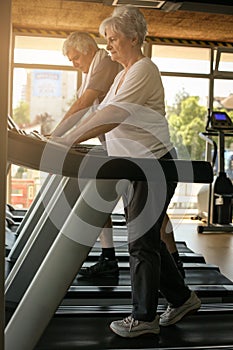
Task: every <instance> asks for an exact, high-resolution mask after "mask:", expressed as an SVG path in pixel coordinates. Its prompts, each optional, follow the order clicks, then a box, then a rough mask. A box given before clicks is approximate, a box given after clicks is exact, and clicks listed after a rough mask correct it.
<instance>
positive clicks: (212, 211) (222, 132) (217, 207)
mask: <svg viewBox="0 0 233 350" xmlns="http://www.w3.org/2000/svg"><path fill="white" fill-rule="evenodd" d="M200 136H201V137H202V138H203V139H204V140H205V141H206V142H208V144H211V145H212V146H213V148H214V150H213V157H212V158H213V159H212V164H213V166H214V164H215V161H216V158H217V176H216V178H215V180H214V182H213V183H212V184H210V185H208V187H207V186H203V188H202V189H201V190H200V192H199V194H198V207H199V208H198V209H199V212H202V211H203V210H202V208H203V207H206V206H207V205H208V210H207V212H208V215H207V222H206V224H204V223H203V224H202V225H198V227H197V231H198V233H204V232H219V233H221V232H233V225H232V198H233V185H232V181H231V179H230V178H229V177H228V176H227V173H226V171H225V157H224V155H225V137H227V136H231V137H233V123H232V120H231V118H230V117H229V116H228V114H227V113H225V112H218V111H213V112H212V113H210V112H209V114H208V119H207V125H206V131H205V132H203V133H201V134H200ZM214 136H217V140H218V141H217V143H216V142H215V141H213V139H212V138H213V137H214Z"/></svg>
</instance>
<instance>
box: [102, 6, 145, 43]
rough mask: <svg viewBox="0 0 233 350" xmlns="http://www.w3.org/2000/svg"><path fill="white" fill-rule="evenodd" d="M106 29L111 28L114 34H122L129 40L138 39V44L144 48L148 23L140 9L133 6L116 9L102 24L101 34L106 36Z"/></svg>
mask: <svg viewBox="0 0 233 350" xmlns="http://www.w3.org/2000/svg"><path fill="white" fill-rule="evenodd" d="M106 27H110V28H111V29H112V30H113V31H114V32H116V33H118V32H121V33H122V34H124V35H125V36H126V37H127V38H130V39H133V38H135V36H136V37H137V38H138V44H139V45H140V46H142V44H143V42H144V40H145V37H146V34H147V23H146V20H145V17H144V16H143V14H142V13H141V12H140V11H139V9H138V8H137V7H135V6H132V5H124V6H119V7H116V8H115V10H114V11H113V13H112V16H111V17H108V18H106V19H105V20H103V22H102V23H101V24H100V27H99V32H100V34H101V35H102V36H104V37H105V36H106Z"/></svg>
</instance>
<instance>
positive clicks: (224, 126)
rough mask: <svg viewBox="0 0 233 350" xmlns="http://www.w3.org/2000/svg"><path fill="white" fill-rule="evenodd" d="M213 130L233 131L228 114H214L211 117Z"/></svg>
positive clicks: (232, 124)
mask: <svg viewBox="0 0 233 350" xmlns="http://www.w3.org/2000/svg"><path fill="white" fill-rule="evenodd" d="M210 124H211V129H212V130H233V123H232V120H231V118H230V117H229V115H228V114H227V113H226V112H212V113H211V116H210Z"/></svg>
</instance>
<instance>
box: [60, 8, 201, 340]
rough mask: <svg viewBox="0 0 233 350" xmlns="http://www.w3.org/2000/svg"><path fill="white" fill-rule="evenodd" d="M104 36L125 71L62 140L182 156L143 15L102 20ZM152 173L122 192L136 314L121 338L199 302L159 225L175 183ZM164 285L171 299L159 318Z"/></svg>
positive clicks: (152, 329) (120, 151) (125, 152)
mask: <svg viewBox="0 0 233 350" xmlns="http://www.w3.org/2000/svg"><path fill="white" fill-rule="evenodd" d="M100 33H101V34H102V35H103V36H104V37H105V38H106V39H107V50H108V51H109V52H110V54H111V59H112V60H113V61H117V62H119V63H121V64H122V66H123V67H124V69H123V70H122V71H121V72H120V73H119V74H118V75H117V76H116V78H115V80H114V83H113V85H112V86H111V88H110V91H109V92H108V94H107V95H106V97H105V99H104V100H103V101H102V103H101V104H100V105H99V107H98V110H97V111H96V112H94V113H92V114H91V113H90V114H88V115H87V116H86V117H85V118H84V119H83V120H82V121H81V122H80V123H79V124H78V126H77V127H75V128H74V129H73V130H72V131H70V132H68V133H67V134H64V136H63V137H62V138H61V139H60V140H58V139H56V141H60V142H62V143H64V144H67V145H71V144H72V143H75V142H78V143H79V142H82V141H85V140H87V139H89V138H92V137H96V136H98V135H101V134H105V137H106V147H107V152H108V154H109V155H111V156H126V157H133V158H141V157H142V158H151V159H154V160H155V163H156V159H158V158H166V159H169V158H172V157H176V154H175V150H174V148H173V146H172V144H171V142H170V138H169V131H168V125H167V122H166V118H165V108H164V89H163V86H162V81H161V77H160V73H159V71H158V68H157V67H156V65H155V64H154V63H153V62H152V61H151V59H149V58H148V57H145V56H144V55H143V53H142V50H141V46H142V44H143V41H144V38H145V35H146V33H147V25H146V22H145V19H144V17H143V15H142V13H141V12H140V11H139V10H138V9H137V8H136V7H132V6H122V7H119V8H116V10H115V11H114V12H113V15H112V16H111V17H109V18H107V19H105V20H104V21H103V22H102V23H101V25H100ZM155 168H156V167H155ZM156 169H158V168H156ZM151 172H153V173H152V174H154V176H155V177H156V178H159V179H160V180H159V181H160V183H159V186H158V185H155V183H153V182H151V181H150V180H148V181H140V182H137V181H132V182H131V186H129V188H128V191H127V193H124V197H123V199H124V203H125V209H126V216H127V226H128V234H129V254H130V273H131V284H132V313H131V315H130V316H128V317H126V318H125V319H123V320H120V321H113V322H112V323H111V325H110V328H111V330H112V331H113V332H115V333H116V334H118V335H119V336H122V337H130V338H131V337H136V336H139V335H142V334H145V333H153V334H158V333H159V331H160V326H168V325H171V324H174V323H176V322H178V321H179V320H180V319H181V318H182V317H183V316H185V315H186V314H187V313H190V311H194V310H197V309H198V308H199V307H200V305H201V303H200V300H199V299H198V297H197V296H196V294H195V293H194V292H191V291H190V290H189V288H188V287H187V286H185V284H184V281H183V279H182V278H181V275H180V274H179V272H178V270H177V268H176V266H175V264H174V260H173V259H172V257H171V255H170V254H169V253H168V251H167V249H166V246H165V244H164V243H163V242H161V240H160V228H161V225H162V221H163V218H164V215H165V213H166V210H167V207H168V205H169V202H170V200H171V197H172V196H173V194H174V190H175V188H176V184H174V183H169V182H167V181H166V179H165V177H164V176H163V174H161V173H160V172H159V171H157V172H156V170H155V169H151ZM146 175H147V174H146ZM155 213H156V215H155ZM160 272H161V274H160ZM159 290H160V291H161V292H162V293H163V295H164V296H165V297H166V299H167V301H168V303H169V306H168V308H167V310H166V311H165V312H164V313H163V314H162V315H161V316H160V317H159V316H158V314H157V305H158V295H159Z"/></svg>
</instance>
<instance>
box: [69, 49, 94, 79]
mask: <svg viewBox="0 0 233 350" xmlns="http://www.w3.org/2000/svg"><path fill="white" fill-rule="evenodd" d="M67 57H68V59H69V61H70V62H72V63H73V66H74V67H75V68H76V69H78V70H80V71H81V72H83V73H88V71H89V67H90V65H91V62H92V59H93V55H92V53H87V54H84V53H82V52H80V51H78V50H76V49H74V48H71V49H69V51H68V53H67Z"/></svg>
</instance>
